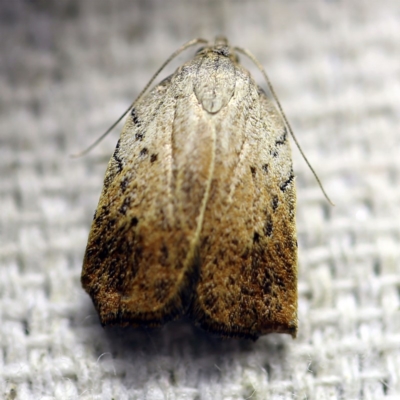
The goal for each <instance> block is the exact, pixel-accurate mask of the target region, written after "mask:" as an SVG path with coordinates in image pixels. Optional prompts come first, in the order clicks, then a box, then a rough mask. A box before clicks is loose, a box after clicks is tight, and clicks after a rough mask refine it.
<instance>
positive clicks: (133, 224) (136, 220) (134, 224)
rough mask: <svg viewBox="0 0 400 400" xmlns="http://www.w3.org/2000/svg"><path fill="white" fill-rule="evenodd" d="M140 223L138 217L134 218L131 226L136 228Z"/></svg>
mask: <svg viewBox="0 0 400 400" xmlns="http://www.w3.org/2000/svg"><path fill="white" fill-rule="evenodd" d="M138 223H139V220H138V219H137V218H136V217H133V218H132V220H131V226H136V225H137V224H138Z"/></svg>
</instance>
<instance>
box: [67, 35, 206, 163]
mask: <svg viewBox="0 0 400 400" xmlns="http://www.w3.org/2000/svg"><path fill="white" fill-rule="evenodd" d="M199 43H208V40H205V39H201V38H197V39H193V40H190V41H189V42H187V43H185V44H184V45H182V46H181V47H180V48H179V49H178V50H176V51H174V52H173V53H172V54H171V55H170V56H169V57H168V58H167V60H166V61H165V62H164V63H163V64H162V65H161V67H160V68H159V69H158V70H157V72H156V73H155V74H154V75H153V77H152V78H151V79H150V81H149V82H148V84H147V85H146V86H145V87H144V89H143V90H142V91H141V92H140V93H139V96H138V97H137V98H136V100H135V101H134V102H133V103H132V104H131V105H130V106H129V108H128V109H127V110H126V111H125V112H124V113H123V114H122V115H121V116H120V117H119V118H118V119H117V121H115V122H114V123H113V124H112V125H111V126H110V127H109V128H108V129H107V130H106V131H105V132H104V133H103V134H102V135H101V136H100V137H99V138H98V139H96V140H95V141H94V142H93V143H92V144H91V145H90V146H89V147H88V148H86V149H85V150H83V151H81V152H80V153H77V154H71V155H70V157H71V158H79V157H82V156H84V155H85V154H87V153H89V151H90V150H92V149H93V148H94V147H96V146H97V145H98V144H99V143H100V142H101V141H102V140H103V139H104V138H105V137H106V136H107V135H108V134H109V133H110V132H111V131H112V130H113V129H114V128H115V127H116V126H117V125H118V124H119V123H120V121H121V120H122V118H124V117H125V115H126V114H128V112H129V110H130V109H131V108H132V107H134V105H135V104H136V103H137V102H138V101H139V100H140V99H141V98H142V97H143V96H144V94H145V93H146V91H147V90H148V88H149V87H150V86H151V84H152V83H153V82H154V80H155V79H156V78H157V76H158V75H159V74H160V73H161V71H162V70H163V69H164V68H165V67H166V66H167V65H168V64H169V63H170V62H171V61H172V60H173V59H174V58H175V57H176V56H178V55H179V54H180V53H182V51H184V50H186V49H188V48H189V47H192V46H195V45H196V44H199Z"/></svg>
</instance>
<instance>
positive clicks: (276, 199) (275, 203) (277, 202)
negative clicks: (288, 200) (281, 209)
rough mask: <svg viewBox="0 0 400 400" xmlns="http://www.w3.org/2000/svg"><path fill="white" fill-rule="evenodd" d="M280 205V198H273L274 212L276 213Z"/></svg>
mask: <svg viewBox="0 0 400 400" xmlns="http://www.w3.org/2000/svg"><path fill="white" fill-rule="evenodd" d="M278 204H279V199H278V196H273V197H272V210H274V211H276V209H277V208H278Z"/></svg>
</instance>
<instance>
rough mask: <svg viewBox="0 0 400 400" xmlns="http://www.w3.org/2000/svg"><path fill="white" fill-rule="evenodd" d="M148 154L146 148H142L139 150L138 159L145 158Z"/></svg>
mask: <svg viewBox="0 0 400 400" xmlns="http://www.w3.org/2000/svg"><path fill="white" fill-rule="evenodd" d="M148 152H149V151H148V150H147V148H146V147H143V149H142V150H140V153H139V157H145V156H146V155H147V153H148Z"/></svg>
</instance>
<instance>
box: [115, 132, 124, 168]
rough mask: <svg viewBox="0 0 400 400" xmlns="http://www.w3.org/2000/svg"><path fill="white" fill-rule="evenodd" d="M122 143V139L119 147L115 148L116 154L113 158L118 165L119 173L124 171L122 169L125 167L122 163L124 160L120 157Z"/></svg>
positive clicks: (118, 143)
mask: <svg viewBox="0 0 400 400" xmlns="http://www.w3.org/2000/svg"><path fill="white" fill-rule="evenodd" d="M120 141H121V139H119V140H118V142H117V146H116V147H115V150H114V154H113V158H114V160H115V161H116V163H117V168H118V173H119V172H121V171H122V168H123V166H124V165H123V163H122V159H121V158H120V157H119V145H120Z"/></svg>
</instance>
